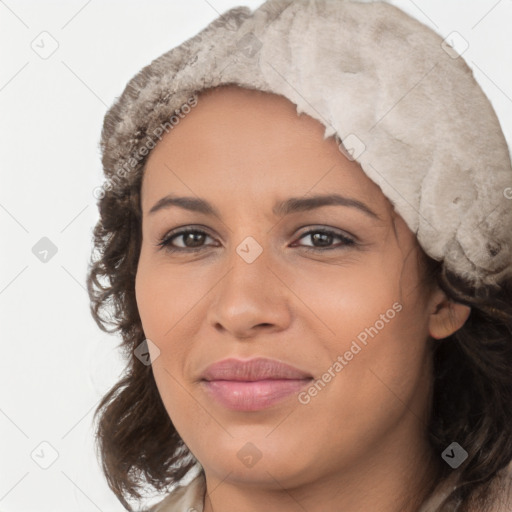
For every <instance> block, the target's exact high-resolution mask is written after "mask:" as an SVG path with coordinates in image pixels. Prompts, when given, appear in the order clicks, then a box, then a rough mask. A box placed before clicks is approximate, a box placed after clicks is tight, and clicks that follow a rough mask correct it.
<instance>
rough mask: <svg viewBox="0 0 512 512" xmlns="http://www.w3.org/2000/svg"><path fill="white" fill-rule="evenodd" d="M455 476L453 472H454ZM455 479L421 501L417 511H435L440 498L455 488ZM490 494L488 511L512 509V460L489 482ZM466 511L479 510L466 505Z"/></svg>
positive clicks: (507, 510)
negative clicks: (490, 501)
mask: <svg viewBox="0 0 512 512" xmlns="http://www.w3.org/2000/svg"><path fill="white" fill-rule="evenodd" d="M454 477H455V474H454ZM455 484H456V479H455V478H449V479H448V480H447V481H445V482H444V483H442V484H441V485H440V486H439V487H438V489H437V490H436V491H435V492H434V493H433V494H432V495H431V496H430V497H429V499H428V500H427V501H426V502H425V503H423V505H422V507H421V508H420V510H419V512H437V511H438V507H439V505H440V504H441V502H442V500H443V499H444V498H445V497H446V496H448V494H449V493H450V492H451V491H452V490H454V489H455ZM491 495H492V496H493V501H492V505H491V507H490V508H489V509H488V512H510V511H512V462H511V463H510V464H509V465H508V466H507V467H505V468H504V469H503V470H502V471H501V472H500V473H498V475H496V477H495V478H494V479H493V480H492V483H491ZM468 506H469V508H468V512H480V510H479V508H478V507H477V506H476V505H474V504H473V505H472V506H471V503H470V504H469V505H468Z"/></svg>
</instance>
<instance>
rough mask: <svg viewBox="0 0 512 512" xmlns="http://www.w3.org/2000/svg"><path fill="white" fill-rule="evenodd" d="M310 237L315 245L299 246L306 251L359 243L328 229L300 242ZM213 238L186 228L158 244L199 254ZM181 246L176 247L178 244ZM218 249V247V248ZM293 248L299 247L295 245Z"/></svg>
mask: <svg viewBox="0 0 512 512" xmlns="http://www.w3.org/2000/svg"><path fill="white" fill-rule="evenodd" d="M307 237H309V239H310V241H311V242H312V244H313V245H309V246H308V245H300V244H299V245H298V247H302V248H304V249H306V250H313V251H327V250H332V249H343V248H344V247H352V246H355V245H357V242H356V241H355V240H354V239H353V238H350V237H349V236H347V235H345V234H343V233H340V232H337V231H334V230H332V229H327V228H315V229H310V230H309V231H306V232H305V233H303V234H302V236H301V237H300V238H299V240H302V239H306V238H307ZM207 238H211V239H212V240H213V238H212V237H211V236H210V235H208V233H206V232H205V231H203V230H201V229H197V228H185V229H180V230H177V231H171V232H170V233H167V234H166V235H165V236H164V237H163V238H162V239H161V240H160V241H159V243H158V244H157V246H158V247H161V248H164V249H165V250H166V251H168V252H197V251H201V250H203V249H205V247H206V246H205V244H204V243H205V240H206V239H207ZM335 239H338V240H340V241H341V242H340V243H338V244H337V245H335V246H332V243H333V240H335ZM177 241H179V242H181V245H176V242H177ZM217 247H218V246H217ZM291 247H297V244H296V243H294V244H292V245H291Z"/></svg>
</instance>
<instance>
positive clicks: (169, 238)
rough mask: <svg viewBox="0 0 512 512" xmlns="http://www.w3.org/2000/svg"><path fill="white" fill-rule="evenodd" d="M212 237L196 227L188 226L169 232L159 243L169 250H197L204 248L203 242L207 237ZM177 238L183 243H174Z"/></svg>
mask: <svg viewBox="0 0 512 512" xmlns="http://www.w3.org/2000/svg"><path fill="white" fill-rule="evenodd" d="M208 237H209V238H211V237H210V235H208V233H206V232H205V231H202V230H200V229H196V228H186V229H181V230H179V231H171V232H170V233H167V234H166V235H165V236H164V237H163V238H162V239H161V240H160V241H159V243H158V244H157V245H158V246H159V247H161V248H165V250H166V251H168V252H180V251H183V252H196V251H200V250H202V249H203V248H204V246H203V245H202V243H203V242H204V240H205V239H206V238H208ZM175 240H180V241H181V242H182V243H183V245H181V246H179V245H178V246H177V245H174V243H175Z"/></svg>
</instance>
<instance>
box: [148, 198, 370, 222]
mask: <svg viewBox="0 0 512 512" xmlns="http://www.w3.org/2000/svg"><path fill="white" fill-rule="evenodd" d="M171 206H177V207H179V208H183V209H184V210H188V211H191V212H198V213H203V214H205V215H214V216H216V217H221V215H220V213H219V211H218V210H217V209H216V208H215V207H214V206H213V205H212V204H210V203H209V202H208V201H206V200H204V199H200V198H197V197H176V196H172V195H167V196H165V197H162V198H161V199H160V200H158V201H157V202H156V203H155V204H154V205H153V207H152V208H151V210H149V214H151V215H152V214H154V213H156V212H157V211H159V210H163V209H165V208H170V207H171ZM322 206H348V207H353V208H357V209H358V210H359V211H361V212H363V213H365V214H366V215H368V216H369V217H373V218H375V219H380V216H379V215H377V214H376V213H375V212H374V211H373V210H371V209H370V208H369V207H368V206H367V205H366V204H364V203H362V202H361V201H358V200H357V199H352V198H349V197H344V196H340V195H339V194H326V195H316V196H310V197H290V198H289V199H286V200H285V201H280V202H278V203H276V204H275V205H274V207H273V208H272V213H273V214H274V215H276V216H282V215H288V214H290V213H295V212H304V211H309V210H314V209H315V208H320V207H322Z"/></svg>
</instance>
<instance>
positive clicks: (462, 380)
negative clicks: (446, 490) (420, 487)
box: [87, 172, 512, 512]
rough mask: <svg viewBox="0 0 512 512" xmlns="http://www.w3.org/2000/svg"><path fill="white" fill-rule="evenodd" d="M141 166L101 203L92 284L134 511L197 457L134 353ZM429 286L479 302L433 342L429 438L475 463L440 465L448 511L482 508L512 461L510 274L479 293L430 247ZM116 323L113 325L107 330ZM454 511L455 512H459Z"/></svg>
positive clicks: (106, 421)
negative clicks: (122, 362) (447, 486)
mask: <svg viewBox="0 0 512 512" xmlns="http://www.w3.org/2000/svg"><path fill="white" fill-rule="evenodd" d="M142 174H143V173H142V172H140V173H139V174H138V175H136V176H135V177H134V179H133V180H131V183H128V182H126V185H125V186H124V188H123V187H118V188H117V190H113V189H110V190H108V189H107V190H106V192H105V194H104V195H103V197H101V198H100V199H99V201H98V208H99V212H100V219H99V221H98V223H97V224H96V226H95V229H94V235H93V244H94V251H93V252H92V254H91V259H90V264H89V270H88V275H87V286H88V292H89V296H90V300H91V312H92V315H93V317H94V319H95V321H96V322H97V324H98V325H99V327H100V328H101V329H102V330H104V331H106V332H119V333H120V335H121V337H122V342H121V344H120V348H121V350H122V351H123V355H124V357H125V359H126V361H127V367H126V369H125V373H124V375H123V377H122V379H121V380H120V381H119V382H117V383H116V384H115V385H114V386H113V387H112V388H111V389H110V390H109V391H108V393H107V394H106V395H105V396H104V397H103V399H102V400H101V403H100V404H99V405H98V407H97V409H96V411H95V416H94V417H95V420H99V421H98V424H97V430H96V437H97V448H98V450H99V455H100V457H101V463H102V468H103V471H104V473H105V476H106V478H107V482H108V485H109V486H110V488H111V489H112V491H113V492H114V493H115V494H116V496H117V497H118V499H119V500H120V501H121V503H122V504H123V505H124V506H125V508H126V509H127V510H133V509H132V508H131V507H130V505H129V504H128V501H127V499H133V498H135V499H137V500H139V499H141V498H142V494H141V492H140V491H141V490H143V489H145V488H147V486H148V485H149V486H150V487H151V488H153V489H154V490H156V491H157V492H162V491H165V490H167V489H168V487H169V486H170V485H172V484H175V483H177V482H179V481H180V480H181V479H182V478H183V477H184V476H185V474H186V473H187V472H188V471H189V470H190V469H192V467H193V466H194V465H195V464H196V463H197V461H196V459H195V458H194V457H193V455H192V454H191V453H190V451H189V450H188V448H187V447H186V446H185V444H184V443H183V441H182V439H181V438H180V436H179V435H178V433H177V431H176V430H175V428H174V426H173V424H172V421H171V420H170V418H169V416H168V414H167V412H166V410H165V408H164V405H163V402H162V400H161V397H160V394H159V392H158V389H157V387H156V384H155V380H154V377H153V373H152V368H151V365H145V364H143V363H142V362H141V361H140V360H139V359H138V358H137V357H136V356H135V354H134V350H135V348H136V347H138V346H139V345H140V344H141V343H143V342H144V340H145V335H144V332H143V329H142V325H141V320H140V317H139V313H138V309H137V304H136V300H135V275H136V271H137V265H138V259H139V254H140V249H141V241H142V232H141V224H142V222H141V221H142V214H141V208H140V190H141V183H142ZM419 254H420V255H421V257H422V260H423V261H422V266H423V268H424V270H425V272H424V278H425V282H426V283H427V284H429V285H434V284H438V285H439V286H440V288H441V289H442V290H443V291H445V293H446V294H447V296H448V297H450V298H451V299H452V300H454V301H456V302H460V303H463V304H467V305H468V306H471V313H470V315H469V318H468V320H467V321H466V323H465V324H464V325H463V327H461V328H460V329H459V330H458V331H457V332H455V333H454V334H453V335H452V336H449V337H448V338H445V339H442V340H434V339H432V340H431V347H432V355H433V363H434V375H433V399H432V409H431V410H432V414H431V418H430V422H429V425H428V436H429V440H430V444H431V447H432V452H433V454H434V456H435V454H438V455H439V458H440V457H441V453H442V452H443V450H444V449H445V448H446V447H447V446H448V445H450V444H451V443H452V442H453V441H457V442H458V443H459V444H460V445H461V446H462V447H463V448H464V449H465V450H466V451H467V452H468V458H467V460H466V461H465V462H464V463H463V464H462V465H461V466H460V467H459V468H457V469H456V470H453V469H451V467H449V466H448V464H444V463H442V464H441V465H440V468H441V470H440V472H439V475H438V477H437V480H436V482H434V484H438V483H442V482H443V481H445V480H446V479H447V477H449V476H450V475H453V473H454V472H456V473H457V475H458V482H457V485H458V486H457V488H456V489H455V490H454V491H453V492H451V493H450V494H449V495H448V496H447V498H446V500H445V502H444V503H443V504H442V506H441V507H440V508H439V509H438V510H439V511H440V512H445V511H446V512H447V511H452V510H461V511H462V510H466V506H467V505H469V504H471V505H473V504H476V505H477V506H478V507H479V508H478V510H486V508H485V507H487V506H489V505H490V504H491V503H493V501H492V499H493V495H492V493H491V490H492V489H491V484H492V482H493V479H494V477H496V476H497V475H498V473H499V472H500V471H501V470H502V469H504V468H505V467H506V466H507V464H508V463H509V462H510V461H511V460H512V406H511V404H512V279H511V278H509V279H507V280H505V281H503V282H502V283H501V285H500V286H496V287H493V288H490V287H486V288H481V289H472V288H471V287H469V286H467V284H466V283H464V282H462V281H460V280H459V279H458V278H457V277H456V276H455V275H453V274H450V273H447V272H446V271H445V269H444V267H443V265H442V262H438V261H435V260H433V259H431V258H429V257H427V255H425V253H423V251H420V252H419ZM109 327H110V328H109ZM454 507H456V508H454Z"/></svg>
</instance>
